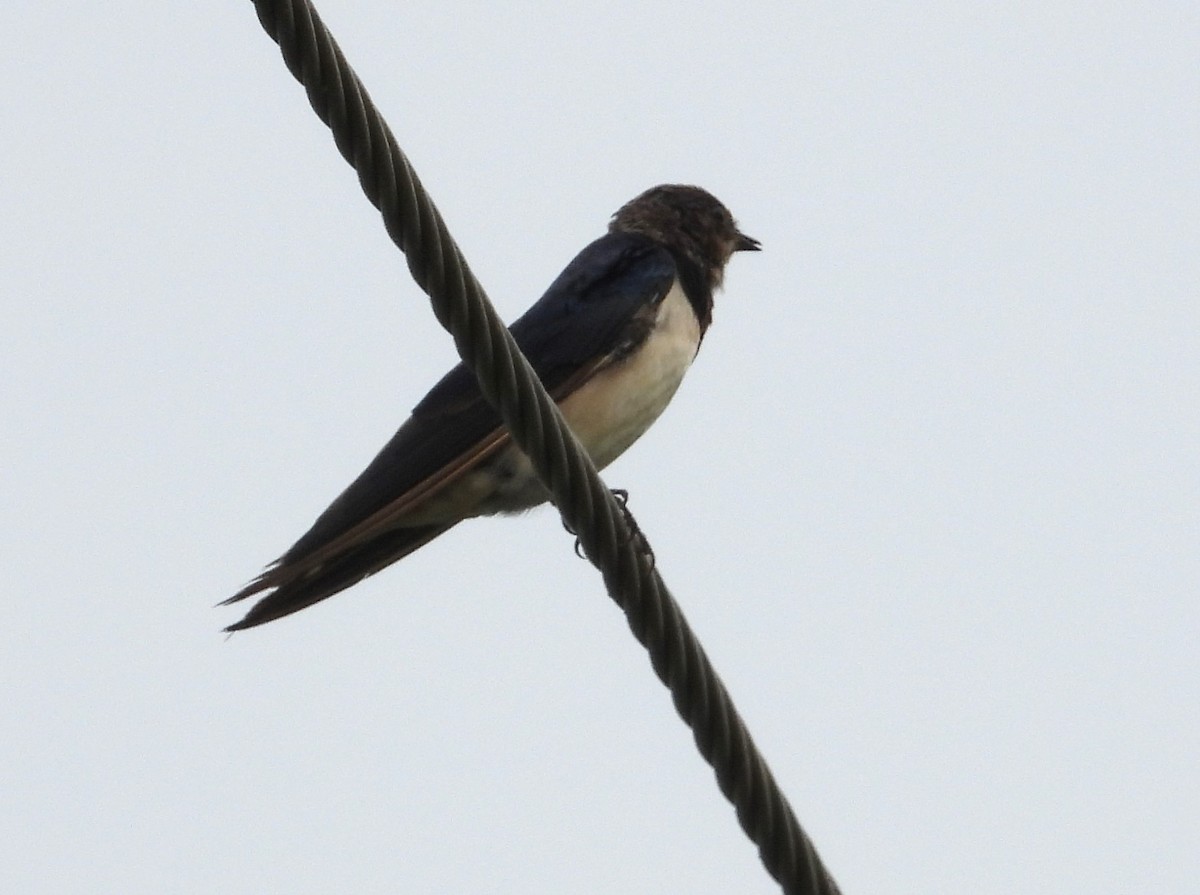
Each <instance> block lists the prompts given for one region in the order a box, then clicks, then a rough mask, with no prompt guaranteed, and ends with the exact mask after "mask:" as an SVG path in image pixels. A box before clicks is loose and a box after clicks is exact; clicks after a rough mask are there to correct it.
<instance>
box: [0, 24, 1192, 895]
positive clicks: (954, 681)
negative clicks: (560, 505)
mask: <svg viewBox="0 0 1200 895" xmlns="http://www.w3.org/2000/svg"><path fill="white" fill-rule="evenodd" d="M320 8H321V11H322V13H323V14H324V16H325V18H326V20H327V21H328V23H329V24H330V26H331V28H332V29H333V31H334V33H335V35H336V36H337V37H338V39H339V40H340V41H341V43H342V46H343V48H344V50H345V51H346V53H347V55H348V56H349V58H350V59H351V61H352V62H353V64H354V65H355V66H356V68H357V70H358V72H359V74H360V75H361V77H362V78H363V80H364V81H365V82H366V84H367V86H368V88H369V89H370V90H371V92H372V95H373V96H374V98H375V99H376V100H377V101H378V103H379V104H380V105H381V107H382V108H383V110H384V112H385V114H386V116H387V117H388V120H389V121H390V123H391V125H392V127H393V128H394V130H395V131H396V134H397V137H398V139H399V141H400V143H401V145H402V146H403V147H404V148H405V149H406V151H407V152H408V153H409V155H410V156H411V158H412V160H413V163H414V165H415V166H416V168H417V170H418V171H419V173H420V175H421V177H422V178H423V179H424V180H425V182H426V184H427V185H428V186H429V188H430V189H431V191H432V192H433V194H434V196H435V198H436V199H437V201H438V203H439V204H440V206H441V208H442V210H443V212H444V214H445V216H446V218H447V220H448V222H449V224H450V226H451V229H452V230H453V232H454V233H455V235H456V237H457V239H458V240H459V242H460V244H461V245H462V246H463V248H464V250H465V252H466V254H467V256H468V258H469V259H470V260H471V262H472V264H473V266H474V267H475V269H476V272H477V273H478V275H479V277H480V279H481V280H482V282H483V283H484V284H485V286H486V287H487V288H488V290H489V291H490V293H491V295H492V297H493V299H494V300H495V302H496V304H497V306H498V307H499V308H500V310H501V312H502V313H503V314H504V315H505V316H506V317H508V318H512V317H515V316H516V315H517V314H518V313H520V311H522V310H523V309H524V308H525V307H526V306H527V305H528V304H529V303H531V302H532V301H533V300H534V299H535V298H536V297H537V296H538V295H539V294H540V293H541V291H542V290H543V289H544V288H545V286H546V285H547V284H548V283H549V282H550V281H551V279H553V277H554V276H555V274H557V272H558V271H559V270H560V269H561V268H562V266H563V265H564V264H565V263H566V262H567V261H568V260H569V259H570V258H571V256H572V255H573V254H574V253H575V251H577V250H578V249H579V248H580V247H582V246H583V245H584V244H585V243H586V242H587V241H589V240H590V239H592V238H594V237H595V236H597V235H599V234H600V233H601V232H603V229H604V226H605V224H606V222H607V218H608V215H609V214H610V213H611V212H612V211H613V210H614V209H615V208H616V207H617V206H619V205H620V204H621V203H623V202H624V201H625V200H627V199H628V198H630V197H631V196H633V195H634V194H636V193H637V192H639V191H641V190H642V189H644V188H646V187H648V186H651V185H653V184H655V183H660V182H664V181H677V182H691V183H697V184H701V185H703V186H705V187H707V188H708V189H710V190H711V191H712V192H713V193H715V194H716V195H717V196H718V197H720V198H721V199H722V200H723V201H724V202H725V203H726V204H728V205H729V206H730V208H731V209H732V210H733V212H734V214H735V215H736V216H737V217H738V219H739V221H740V222H741V224H742V226H743V228H744V230H745V231H746V232H747V233H750V234H752V235H754V236H756V237H758V238H759V239H760V240H762V242H763V245H764V251H763V252H762V253H761V254H760V255H755V256H739V257H737V258H736V259H735V260H734V262H733V263H732V264H731V266H730V269H729V271H728V277H727V289H726V292H725V293H724V294H723V295H721V296H719V298H718V304H717V308H716V319H715V323H714V326H713V328H712V330H711V331H710V333H709V335H708V337H707V339H706V340H705V343H704V348H703V350H702V351H701V354H700V357H699V358H698V360H697V363H696V366H695V367H694V368H693V370H692V372H691V373H690V375H689V378H688V380H687V381H686V382H685V383H684V386H683V388H682V389H681V391H680V394H679V395H678V396H677V398H676V400H675V402H674V404H673V405H672V407H671V408H670V409H669V410H668V412H667V413H666V415H665V416H664V418H663V419H662V420H661V421H660V423H659V425H658V426H657V427H656V428H655V429H654V430H653V431H652V432H651V433H650V434H649V435H648V436H646V437H645V438H644V439H643V440H642V441H641V442H640V443H639V444H638V445H637V446H636V447H635V448H634V449H633V450H632V451H631V452H630V453H629V454H628V455H627V456H626V457H624V458H622V459H621V460H620V461H619V462H618V463H616V464H615V465H614V466H613V467H612V468H611V469H610V470H609V471H608V473H607V474H606V478H607V479H608V481H609V482H610V483H611V484H612V485H614V486H620V487H624V488H627V489H629V491H630V492H631V495H632V498H631V505H632V507H633V509H634V511H635V512H636V514H637V517H638V519H639V520H640V522H641V524H642V526H643V528H644V529H645V530H646V532H647V533H648V535H649V537H650V539H651V541H652V542H653V544H654V547H655V551H656V554H657V557H658V563H659V567H660V568H661V570H662V571H663V573H664V575H665V577H666V579H667V581H668V583H669V584H670V585H671V587H672V588H673V590H674V592H675V594H676V595H677V597H678V598H679V600H680V601H681V602H682V604H683V605H684V607H685V609H686V611H687V613H688V616H689V618H690V619H691V621H692V623H693V625H694V627H695V628H696V630H697V631H698V633H699V634H700V636H701V638H702V640H703V642H704V643H705V645H706V647H707V648H708V650H709V651H710V653H711V655H712V658H713V661H714V662H715V664H716V666H717V668H718V669H719V671H720V672H721V674H722V675H723V677H724V679H725V681H726V683H727V684H728V686H729V688H730V690H731V691H732V693H733V695H734V698H735V700H736V702H737V704H738V706H739V708H740V709H741V711H742V712H743V713H744V715H745V717H746V719H747V721H748V723H749V725H750V728H751V730H752V731H753V733H754V735H755V736H756V737H757V739H758V741H759V743H760V745H761V747H762V749H763V751H764V752H765V754H766V755H767V756H768V758H769V760H770V762H771V764H772V767H773V769H774V771H775V773H776V776H777V777H778V779H779V781H780V782H781V784H782V785H783V786H784V788H785V790H786V791H787V792H788V794H789V796H790V798H791V800H792V803H793V805H794V807H795V809H796V811H797V813H798V815H799V816H800V818H801V820H802V822H803V823H804V825H805V827H806V828H807V829H808V831H809V832H810V833H811V835H812V836H813V838H814V840H815V841H816V843H817V845H818V847H819V849H820V850H821V853H822V854H823V856H824V857H825V859H826V861H827V862H828V864H829V865H830V867H831V868H832V869H833V871H834V873H835V874H836V876H837V877H838V879H839V881H840V882H841V884H842V886H843V888H844V890H845V891H846V892H847V893H850V892H856V893H867V892H885V891H886V892H914V893H915V892H922V893H924V892H971V893H981V895H984V893H1002V892H1004V893H1007V892H1011V891H1033V892H1055V893H1059V892H1065V893H1092V892H1097V891H1106V892H1141V891H1159V892H1185V891H1190V890H1191V889H1193V888H1194V886H1195V880H1196V878H1197V877H1200V834H1198V833H1197V824H1196V817H1197V813H1198V811H1200V774H1197V755H1198V754H1200V718H1198V716H1197V708H1196V707H1197V704H1198V700H1200V655H1198V653H1200V651H1198V650H1197V648H1196V644H1197V642H1200V606H1198V601H1197V593H1198V591H1200V558H1198V556H1197V543H1198V539H1200V447H1198V446H1200V413H1197V408H1196V405H1197V395H1198V394H1200V389H1198V388H1197V384H1196V382H1197V379H1198V378H1200V305H1198V302H1197V298H1198V296H1200V214H1198V209H1200V166H1198V165H1197V151H1196V146H1197V144H1198V142H1200V103H1198V102H1197V98H1198V97H1200V66H1197V61H1196V58H1197V57H1196V47H1197V46H1200V11H1198V10H1197V7H1196V5H1195V4H1194V3H1182V2H1180V3H1173V4H1171V3H1165V4H1164V3H1160V4H1154V5H1145V4H1117V3H1100V4H1095V3H1074V4H1064V3H1053V2H1051V3H1046V4H1039V5H1036V6H1035V5H1034V4H1022V5H1009V6H1008V7H1007V8H1005V7H995V6H989V7H987V8H983V7H981V6H980V5H977V4H962V3H936V4H925V5H923V6H910V7H908V8H905V9H897V8H887V9H884V8H870V7H863V6H858V5H847V4H844V3H836V4H835V3H824V4H805V5H803V6H800V5H797V4H793V3H774V4H770V3H763V4H752V5H743V7H742V8H739V9H736V10H735V9H734V8H733V7H731V6H730V5H729V4H727V3H690V4H682V3H680V4H644V3H621V2H618V3H607V4H599V5H597V4H594V3H586V4H585V3H561V2H559V3H540V4H524V5H517V6H507V7H505V8H503V9H501V8H499V7H487V8H485V6H484V4H478V5H474V4H471V5H468V4H456V3H448V4H404V5H401V4H394V3H379V2H369V3H363V2H358V3H349V2H345V0H340V2H333V0H326V2H322V3H321V6H320ZM0 33H2V34H3V35H4V39H5V43H6V45H7V50H6V52H4V53H3V54H0V78H2V81H0V82H2V83H3V85H4V88H5V89H4V90H3V91H2V92H0V111H2V112H3V121H4V131H5V137H4V138H3V139H2V140H0V207H3V209H4V212H3V214H0V228H2V229H0V235H2V238H3V245H4V250H3V252H0V282H3V284H4V294H3V299H4V304H3V326H2V327H0V345H2V350H0V364H2V369H0V382H2V383H3V385H2V387H0V419H3V425H2V427H0V432H2V433H3V439H4V442H3V443H4V452H3V458H4V464H3V466H4V472H3V475H2V476H0V514H2V527H3V531H4V548H3V550H2V551H0V555H2V557H3V558H2V559H0V564H2V565H0V568H2V569H3V572H4V579H5V580H6V581H7V582H8V594H7V599H6V600H5V601H4V603H3V609H2V610H0V612H2V613H3V615H2V616H0V632H2V633H0V638H2V640H3V643H2V645H0V687H2V688H3V689H2V705H3V708H0V718H3V721H4V735H3V737H0V768H3V771H2V772H0V781H2V783H0V790H2V795H0V843H3V844H2V845H0V889H3V890H4V891H13V892H17V891H21V892H39V893H40V892H47V893H77V892H78V893H83V892H86V893H103V892H121V893H128V892H217V891H219V892H224V893H231V895H237V893H261V892H288V893H327V892H355V893H375V892H379V893H383V892H395V891H432V892H457V891H483V892H517V891H519V892H531V893H543V892H545V893H550V892H563V891H579V890H584V891H588V892H691V893H726V892H733V891H736V892H762V893H768V892H773V891H776V889H775V887H774V885H773V884H772V883H771V881H770V880H769V878H768V877H767V875H766V873H765V872H764V871H763V870H762V868H761V866H760V865H759V863H758V859H757V857H756V855H755V852H754V849H753V848H752V847H751V845H750V844H749V842H748V841H747V840H746V839H745V838H744V836H743V835H742V833H741V831H740V830H739V829H738V827H737V824H736V821H735V819H734V817H733V813H732V811H731V809H730V808H729V807H728V805H727V804H726V802H725V800H724V799H723V798H722V797H721V796H720V794H719V793H718V791H717V788H716V786H715V783H714V781H713V780H712V775H711V772H710V771H709V769H708V768H707V766H706V765H705V764H704V763H703V762H702V760H701V759H700V758H699V756H698V755H697V754H696V751H695V749H694V747H693V745H692V742H691V737H690V734H689V733H688V731H687V730H686V729H685V728H684V726H683V725H682V723H681V722H680V721H679V720H678V718H677V716H676V715H675V712H674V710H673V708H672V706H671V703H670V700H669V697H668V695H667V693H666V691H665V690H664V689H663V688H662V687H661V685H660V684H659V683H658V681H657V680H656V679H655V678H654V676H653V674H652V673H651V671H650V669H649V665H648V662H647V660H646V658H645V655H644V653H643V652H642V650H641V648H640V647H639V646H637V644H636V643H635V642H634V640H633V638H632V637H631V636H630V634H629V633H628V630H627V628H626V626H625V622H624V620H623V618H622V617H621V616H620V614H619V612H618V611H617V610H616V609H615V607H614V606H613V605H612V604H611V603H610V602H609V601H608V599H607V597H606V596H605V595H604V592H603V589H602V587H601V584H600V581H599V577H598V576H597V574H596V573H595V572H594V570H592V569H591V567H590V566H588V565H587V564H586V563H584V562H581V561H580V560H578V559H576V558H575V557H574V555H573V553H572V550H571V538H570V537H569V536H568V535H567V534H566V533H565V532H563V531H562V529H561V527H560V525H559V522H558V519H557V517H556V516H555V514H554V513H553V512H552V511H549V510H542V511H538V512H535V513H532V514H530V515H528V516H527V517H523V518H521V519H517V520H506V521H496V520H488V521H480V522H473V523H469V524H467V525H463V526H461V527H460V528H459V529H456V530H455V531H454V532H453V533H452V534H451V535H449V536H447V537H445V538H443V539H441V540H439V541H437V542H435V543H434V544H432V545H430V546H429V547H427V548H426V549H424V550H422V551H421V552H420V553H418V554H416V555H414V556H413V557H411V558H409V559H407V560H405V561H404V562H403V563H402V564H400V565H398V566H396V567H395V568H392V569H390V570H388V571H387V572H385V573H383V574H381V575H379V576H377V577H376V578H374V579H372V580H371V581H368V582H366V583H365V584H363V585H361V586H359V587H356V588H355V589H354V590H352V591H350V592H347V593H345V594H343V595H341V596H339V597H337V598H336V599H333V600H330V601H328V602H327V603H324V604H322V605H320V606H318V607H315V608H313V609H310V610H307V611H305V612H303V613H301V614H299V615H297V616H295V617H293V618H290V619H287V620H284V621H282V622H278V623H275V624H272V625H270V626H269V627H267V628H264V629H261V630H255V631H251V632H248V633H246V634H244V635H239V636H236V637H234V638H232V639H229V640H226V639H224V638H223V637H222V636H220V635H219V634H218V633H217V632H218V629H219V628H220V627H221V626H222V625H224V624H227V623H229V622H231V621H233V620H234V619H236V618H238V617H239V613H238V612H237V611H232V610H214V609H213V608H212V605H213V604H214V603H216V602H217V601H218V600H219V599H221V598H222V597H224V596H226V595H228V594H229V593H231V592H232V591H234V590H235V589H237V588H238V587H239V586H240V585H241V584H242V583H244V582H245V581H246V580H247V579H249V578H250V577H252V576H253V575H254V574H256V572H257V571H258V570H259V568H260V567H261V566H262V565H263V564H264V563H266V562H268V561H269V560H271V559H272V558H274V556H276V555H277V554H278V553H279V552H281V551H282V550H283V549H284V548H286V547H287V546H288V545H289V544H290V543H291V542H292V540H294V539H295V537H296V536H298V535H299V534H301V533H302V532H303V531H304V529H305V528H306V527H307V526H308V524H309V523H310V522H311V521H312V519H313V518H314V516H315V515H316V514H317V513H318V512H319V511H320V510H321V509H323V508H324V506H325V505H326V503H327V502H328V501H329V499H331V498H332V497H333V496H334V495H335V494H336V493H337V492H338V491H339V490H340V488H341V487H342V486H343V485H344V484H345V483H346V482H348V481H349V480H350V479H351V478H352V477H353V476H354V475H355V474H356V473H357V472H358V471H359V469H360V468H361V467H362V465H363V464H364V463H365V462H366V461H367V460H369V459H370V457H371V456H372V455H373V454H374V452H375V451H376V450H377V449H378V448H379V446H380V445H382V444H383V442H384V441H385V440H386V439H387V438H388V437H389V436H390V434H391V433H392V431H393V430H394V428H395V427H396V425H398V423H399V422H400V421H401V420H402V419H403V417H404V416H405V415H406V414H407V412H408V409H409V408H410V407H411V406H412V404H414V403H415V402H416V401H417V400H418V399H419V398H420V397H421V395H422V394H423V393H424V391H425V389H426V388H427V387H428V386H429V385H430V384H431V383H432V382H433V380H434V379H435V378H436V377H437V376H438V375H439V374H440V373H441V372H443V370H444V369H445V368H446V367H447V366H448V365H449V364H450V363H451V362H452V361H453V360H454V355H453V348H452V346H451V343H450V340H449V338H448V337H446V336H445V335H444V334H443V333H442V332H441V330H440V329H439V328H438V326H437V325H436V323H435V322H434V319H433V316H432V314H431V313H430V312H429V310H428V307H427V304H426V302H425V299H424V296H423V295H422V294H421V293H420V292H419V291H418V290H417V289H416V288H415V287H414V286H413V285H412V282H411V280H410V279H409V277H408V274H407V270H406V268H405V265H404V262H403V259H402V258H401V257H400V255H399V253H398V252H396V251H395V250H394V249H393V248H392V247H391V244H390V243H389V241H388V240H387V237H386V236H385V234H384V233H383V229H382V227H381V225H380V223H379V221H378V217H377V215H376V213H375V212H374V210H373V209H372V208H371V207H370V206H369V205H368V203H367V202H366V201H365V200H364V199H363V198H362V196H361V194H360V192H359V189H358V185H357V182H356V180H355V178H354V176H353V174H352V173H351V171H350V169H349V168H348V167H347V166H346V165H345V164H344V163H343V162H342V160H341V158H340V157H339V156H338V154H337V152H336V150H335V149H334V147H333V145H332V142H331V140H330V138H329V136H328V134H327V132H326V130H325V128H324V127H323V126H322V125H321V124H320V123H319V122H318V121H317V119H316V118H315V116H314V115H313V114H312V112H311V111H310V110H309V108H308V104H307V101H306V99H305V97H304V95H303V93H302V91H301V89H300V88H299V87H298V86H297V85H296V84H295V83H294V81H293V80H292V78H291V76H290V75H289V74H288V73H287V72H286V69H285V68H284V66H283V63H282V61H281V59H280V58H279V55H278V51H277V49H276V47H275V46H274V44H273V43H272V42H271V41H270V40H269V39H268V38H267V37H266V35H265V34H264V33H263V32H262V30H261V28H260V26H259V25H258V22H257V20H256V18H255V15H254V11H253V8H252V7H251V5H250V4H249V3H224V4H220V3H202V4H164V3H161V2H155V3H151V2H118V3H115V4H106V5H96V4H92V5H80V6H78V8H76V9H63V8H62V7H58V6H53V5H48V4H45V3H41V2H30V0H7V2H6V3H4V4H3V6H2V7H0Z"/></svg>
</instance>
